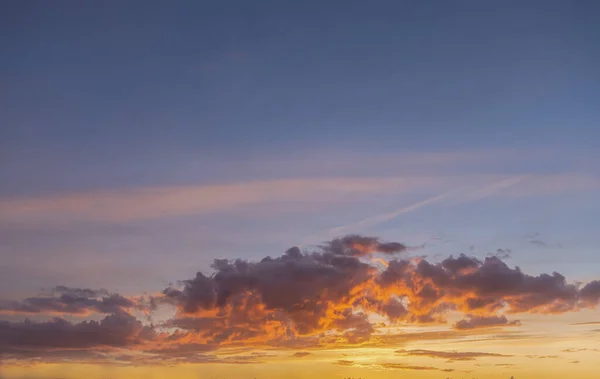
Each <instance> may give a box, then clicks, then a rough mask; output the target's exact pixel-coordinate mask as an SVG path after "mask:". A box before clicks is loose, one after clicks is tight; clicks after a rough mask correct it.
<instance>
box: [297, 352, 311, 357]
mask: <svg viewBox="0 0 600 379" xmlns="http://www.w3.org/2000/svg"><path fill="white" fill-rule="evenodd" d="M309 355H312V353H310V352H308V351H297V352H295V353H294V355H293V356H294V357H295V358H304V357H306V356H309Z"/></svg>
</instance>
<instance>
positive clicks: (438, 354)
mask: <svg viewBox="0 0 600 379" xmlns="http://www.w3.org/2000/svg"><path fill="white" fill-rule="evenodd" d="M396 353H397V354H401V355H407V356H418V357H429V358H441V359H446V360H448V361H473V360H475V359H477V358H482V357H493V358H502V357H504V358H508V357H512V355H506V354H497V353H485V352H471V351H464V352H463V351H435V350H421V349H418V350H396Z"/></svg>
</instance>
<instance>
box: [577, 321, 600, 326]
mask: <svg viewBox="0 0 600 379" xmlns="http://www.w3.org/2000/svg"><path fill="white" fill-rule="evenodd" d="M571 325H579V326H580V325H600V321H587V322H576V323H574V324H571Z"/></svg>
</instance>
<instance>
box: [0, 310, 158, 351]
mask: <svg viewBox="0 0 600 379" xmlns="http://www.w3.org/2000/svg"><path fill="white" fill-rule="evenodd" d="M153 337H154V331H153V330H152V329H151V328H149V327H145V326H143V325H142V323H141V322H140V321H138V320H137V319H136V318H135V317H133V316H131V315H129V314H126V313H117V314H112V315H109V316H106V317H105V318H104V319H102V320H101V321H83V322H80V323H71V322H69V321H66V320H64V319H59V318H57V319H54V320H51V321H46V322H31V321H28V320H25V321H24V322H18V323H15V322H8V321H1V322H0V350H2V351H11V350H13V349H41V348H43V349H82V348H90V347H99V346H105V347H106V346H108V347H126V346H131V345H135V344H139V343H140V342H141V341H144V340H149V339H152V338H153Z"/></svg>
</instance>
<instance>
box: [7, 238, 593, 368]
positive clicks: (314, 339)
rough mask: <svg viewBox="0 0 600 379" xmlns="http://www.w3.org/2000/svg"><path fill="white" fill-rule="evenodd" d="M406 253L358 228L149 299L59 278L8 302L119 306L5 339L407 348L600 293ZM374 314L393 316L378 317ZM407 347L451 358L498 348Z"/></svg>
mask: <svg viewBox="0 0 600 379" xmlns="http://www.w3.org/2000/svg"><path fill="white" fill-rule="evenodd" d="M405 251H406V245H405V244H402V243H399V242H388V241H382V240H380V239H378V238H375V237H365V236H359V235H350V236H346V237H341V238H337V239H334V240H332V241H330V242H328V243H325V244H323V245H322V246H319V247H317V248H316V249H315V250H312V251H301V250H300V249H299V248H297V247H292V248H290V249H288V250H287V251H286V252H285V253H284V254H282V255H280V256H277V257H270V256H266V257H265V258H263V259H261V260H259V261H247V260H242V259H238V260H224V259H216V260H215V261H214V263H213V265H212V269H213V271H212V272H211V273H202V272H198V273H197V274H196V275H195V277H193V278H190V279H186V280H182V281H181V282H179V283H177V284H175V285H172V286H169V287H167V288H165V289H164V290H163V291H162V292H161V293H159V294H156V295H154V296H152V297H151V299H150V300H144V301H142V299H141V298H140V299H138V298H131V299H130V298H125V297H123V296H120V295H118V294H111V293H108V292H107V291H105V290H91V289H74V288H67V287H57V288H55V289H54V291H53V292H52V295H49V296H38V297H33V298H28V299H25V300H23V301H21V302H13V303H5V306H4V308H3V309H5V310H7V311H13V312H14V311H17V310H18V311H19V312H22V313H33V314H52V313H73V314H87V313H90V312H94V313H97V314H107V316H106V317H105V318H104V319H103V320H101V321H85V322H82V323H77V324H75V323H70V322H68V321H66V320H63V319H55V320H52V321H48V322H42V323H36V322H31V321H27V322H24V323H11V322H4V323H3V324H2V327H1V330H2V332H1V333H0V344H2V345H3V346H5V347H6V348H13V349H14V348H24V347H28V348H37V349H52V348H61V349H67V348H87V347H97V346H113V347H124V348H131V349H134V348H135V349H138V350H143V351H145V352H146V353H148V354H158V355H160V354H162V355H169V356H171V355H173V356H175V357H186V356H188V355H190V354H198V353H202V354H205V353H206V352H207V351H217V350H222V349H228V348H257V347H261V348H279V349H295V350H297V351H298V350H302V351H306V350H310V349H317V348H330V347H343V346H356V345H361V346H370V345H373V346H377V345H379V346H381V345H386V346H392V345H394V346H397V345H398V344H399V343H404V342H409V341H415V340H425V339H427V340H440V339H448V338H457V337H458V336H469V335H474V334H477V333H482V332H479V331H478V330H485V328H492V327H505V326H514V325H518V321H509V319H508V318H507V316H506V315H512V314H520V313H563V312H568V311H577V310H580V309H583V308H593V307H595V306H597V305H598V302H599V300H598V297H597V287H598V284H597V283H598V281H592V282H589V283H587V284H585V285H581V284H571V283H568V282H567V281H566V279H565V278H564V277H563V276H562V275H560V274H558V273H556V272H555V273H552V274H540V275H529V274H526V273H524V272H522V271H521V269H519V268H518V267H514V268H511V267H509V266H508V265H506V263H504V262H503V261H502V260H501V259H500V258H499V257H497V256H491V257H486V258H485V259H483V260H480V259H477V258H474V257H469V256H466V255H459V256H457V257H454V256H450V257H448V258H446V259H444V260H442V261H440V262H429V261H427V260H426V259H424V258H406V259H403V255H402V254H403V253H404V252H405ZM373 254H382V256H385V257H386V258H387V259H388V266H387V267H385V268H382V267H379V266H376V265H374V264H373V261H372V258H373V257H372V255H373ZM6 304H8V305H6ZM156 305H162V306H168V307H173V308H174V311H175V312H174V316H173V317H171V318H169V319H168V320H166V321H161V323H159V324H154V325H146V326H144V325H143V324H142V323H141V322H140V321H139V320H137V319H136V318H135V317H134V316H133V314H135V312H134V311H143V310H145V311H151V310H152V309H154V306H156ZM449 312H458V313H459V314H462V315H464V317H465V318H464V319H463V320H460V321H458V322H457V323H455V324H454V325H453V328H452V330H445V331H437V332H435V333H433V332H432V333H429V334H427V333H400V334H389V333H387V332H386V329H385V328H387V327H394V328H396V327H398V326H399V325H401V323H416V324H422V323H440V324H442V323H446V316H447V315H448V314H449ZM374 316H381V317H383V318H384V322H374V321H373V318H374ZM498 338H500V337H498ZM56 341H59V342H56ZM57 344H58V345H57ZM404 353H405V354H408V355H419V354H420V355H424V356H425V355H427V356H430V357H439V358H444V359H448V360H467V359H471V358H472V359H474V358H476V357H478V356H492V355H489V354H491V353H476V352H467V353H460V352H435V351H428V350H409V351H404ZM478 354H480V355H478ZM481 354H488V355H481ZM182 359H183V358H182ZM190 359H193V358H190Z"/></svg>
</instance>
